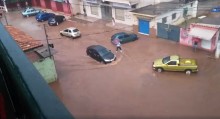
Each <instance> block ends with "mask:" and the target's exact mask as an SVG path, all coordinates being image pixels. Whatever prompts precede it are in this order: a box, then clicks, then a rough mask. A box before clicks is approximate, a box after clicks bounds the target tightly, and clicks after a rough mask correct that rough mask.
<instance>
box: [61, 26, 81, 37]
mask: <svg viewBox="0 0 220 119" xmlns="http://www.w3.org/2000/svg"><path fill="white" fill-rule="evenodd" d="M60 35H61V36H67V37H71V38H77V37H80V36H81V33H80V31H79V30H78V29H77V28H75V27H69V28H66V29H64V30H62V31H60Z"/></svg>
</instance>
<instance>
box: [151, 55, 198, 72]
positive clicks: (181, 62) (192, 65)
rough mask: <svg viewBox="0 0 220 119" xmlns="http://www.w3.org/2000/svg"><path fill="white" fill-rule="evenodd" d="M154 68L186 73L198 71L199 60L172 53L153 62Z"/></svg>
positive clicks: (160, 70)
mask: <svg viewBox="0 0 220 119" xmlns="http://www.w3.org/2000/svg"><path fill="white" fill-rule="evenodd" d="M153 69H154V70H156V71H157V72H162V71H183V72H185V73H186V74H191V73H192V72H197V71H198V66H197V62H196V60H195V59H191V58H180V57H179V56H178V55H171V56H167V57H164V58H161V59H156V60H155V61H154V62H153Z"/></svg>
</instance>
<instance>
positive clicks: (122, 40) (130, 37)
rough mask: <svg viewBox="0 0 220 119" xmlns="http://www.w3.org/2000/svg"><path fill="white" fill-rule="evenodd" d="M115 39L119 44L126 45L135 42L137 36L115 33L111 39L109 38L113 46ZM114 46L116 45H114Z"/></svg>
mask: <svg viewBox="0 0 220 119" xmlns="http://www.w3.org/2000/svg"><path fill="white" fill-rule="evenodd" d="M115 39H119V42H120V43H121V44H123V43H128V42H131V41H135V40H137V39H138V37H137V35H136V34H134V33H131V34H128V33H125V32H120V33H116V34H114V35H113V36H112V37H111V42H112V43H113V44H115V43H114V40H115ZM115 45H116V44H115Z"/></svg>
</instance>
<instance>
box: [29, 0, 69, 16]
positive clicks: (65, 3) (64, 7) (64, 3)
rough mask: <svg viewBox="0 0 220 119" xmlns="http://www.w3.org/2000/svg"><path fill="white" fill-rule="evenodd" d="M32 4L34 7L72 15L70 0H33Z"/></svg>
mask: <svg viewBox="0 0 220 119" xmlns="http://www.w3.org/2000/svg"><path fill="white" fill-rule="evenodd" d="M71 2H72V1H71ZM31 3H32V6H36V7H41V8H45V9H51V10H53V11H58V12H64V13H67V14H72V9H71V8H72V7H71V3H70V1H69V0H32V1H31Z"/></svg>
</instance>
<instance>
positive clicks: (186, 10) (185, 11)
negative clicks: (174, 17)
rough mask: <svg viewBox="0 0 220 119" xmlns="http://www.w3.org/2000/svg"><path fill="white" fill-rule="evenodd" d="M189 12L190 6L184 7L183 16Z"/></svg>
mask: <svg viewBox="0 0 220 119" xmlns="http://www.w3.org/2000/svg"><path fill="white" fill-rule="evenodd" d="M187 13H188V8H184V9H183V16H186V15H187Z"/></svg>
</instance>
